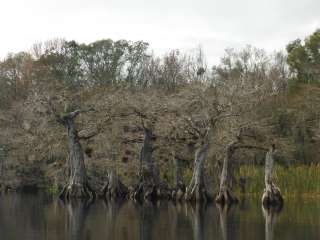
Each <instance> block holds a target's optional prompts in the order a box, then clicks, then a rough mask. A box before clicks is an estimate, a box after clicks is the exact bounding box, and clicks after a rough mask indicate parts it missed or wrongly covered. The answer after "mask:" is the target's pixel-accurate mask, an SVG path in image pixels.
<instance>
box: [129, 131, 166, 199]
mask: <svg viewBox="0 0 320 240" xmlns="http://www.w3.org/2000/svg"><path fill="white" fill-rule="evenodd" d="M153 141H154V136H153V134H152V131H151V130H150V129H147V128H144V139H143V146H142V149H141V152H140V173H139V175H140V181H139V183H138V185H137V186H136V187H135V188H134V189H133V191H132V193H131V198H134V199H149V200H152V199H153V200H154V199H157V198H163V197H167V196H169V190H168V187H167V186H166V184H164V183H161V182H160V176H159V175H160V173H159V169H158V168H157V166H156V165H155V163H154V161H153V158H152V153H153V151H154V148H153Z"/></svg>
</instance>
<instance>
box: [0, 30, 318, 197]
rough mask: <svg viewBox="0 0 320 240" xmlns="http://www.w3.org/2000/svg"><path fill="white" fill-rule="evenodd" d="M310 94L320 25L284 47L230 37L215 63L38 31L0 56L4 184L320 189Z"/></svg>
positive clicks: (128, 192) (87, 189) (82, 193)
mask: <svg viewBox="0 0 320 240" xmlns="http://www.w3.org/2000/svg"><path fill="white" fill-rule="evenodd" d="M319 104H320V30H317V31H315V32H314V33H313V34H311V35H310V36H308V37H307V38H306V39H304V40H299V39H298V40H295V41H292V42H290V43H288V45H287V47H286V52H274V53H272V54H267V53H266V52H265V51H264V50H263V49H257V48H255V47H252V46H247V47H245V48H243V49H227V50H226V51H225V54H224V56H223V57H222V58H221V61H220V63H219V64H217V65H215V66H208V65H207V63H206V60H205V53H204V51H203V50H202V49H201V48H200V47H199V48H197V49H195V50H194V51H193V52H192V53H184V52H182V51H180V50H172V51H170V52H168V53H167V54H165V55H164V56H162V57H159V56H155V55H154V54H153V52H152V50H151V49H150V47H149V44H148V43H146V42H143V41H139V42H132V41H126V40H119V41H113V40H110V39H107V40H100V41H96V42H93V43H90V44H79V43H77V42H75V41H66V40H61V39H55V40H51V41H48V42H45V43H39V44H35V45H34V46H33V47H32V50H31V51H28V52H20V53H16V54H9V55H8V56H7V57H6V58H5V59H3V60H2V61H1V62H0V189H2V190H4V191H9V190H19V189H38V188H40V189H46V190H47V191H49V192H52V193H60V196H61V197H63V198H71V197H86V198H93V197H95V196H96V195H100V196H101V195H103V196H111V197H131V198H135V199H143V198H148V199H153V198H160V197H161V198H174V199H188V200H194V201H198V200H203V199H211V198H215V199H216V201H218V202H233V201H236V200H237V197H236V196H237V195H239V194H250V193H251V194H255V193H258V194H262V192H263V191H264V189H265V192H264V195H267V196H268V197H270V193H272V194H275V195H277V194H279V195H280V192H279V188H278V187H277V186H279V187H280V188H281V190H282V193H284V195H286V194H288V195H290V194H298V193H303V194H304V193H309V194H311V193H313V194H315V193H320V175H319V169H320V165H319V164H320V158H319V149H320V109H319ZM274 165H275V166H274ZM274 168H275V169H274ZM264 169H265V170H264ZM274 171H275V173H274ZM272 194H271V195H272ZM278 197H279V198H281V196H278ZM271 198H272V197H271ZM275 198H277V196H276V197H275Z"/></svg>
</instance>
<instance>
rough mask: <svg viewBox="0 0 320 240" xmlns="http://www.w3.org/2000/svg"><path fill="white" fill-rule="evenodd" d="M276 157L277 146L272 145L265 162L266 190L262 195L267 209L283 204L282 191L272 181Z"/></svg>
mask: <svg viewBox="0 0 320 240" xmlns="http://www.w3.org/2000/svg"><path fill="white" fill-rule="evenodd" d="M274 155H275V146H274V145H272V147H271V148H270V150H269V151H268V152H267V154H266V160H265V161H266V162H265V178H264V182H265V189H264V193H263V195H262V204H263V205H264V206H266V207H269V206H276V205H282V204H283V198H282V196H281V192H280V189H279V188H278V187H277V186H276V185H275V184H274V183H273V179H272V174H273V163H274Z"/></svg>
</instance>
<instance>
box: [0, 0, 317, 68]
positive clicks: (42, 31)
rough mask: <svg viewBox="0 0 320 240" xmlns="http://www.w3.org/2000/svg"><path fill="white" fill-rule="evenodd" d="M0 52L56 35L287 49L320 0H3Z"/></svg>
mask: <svg viewBox="0 0 320 240" xmlns="http://www.w3.org/2000/svg"><path fill="white" fill-rule="evenodd" d="M0 27H1V28H0V34H1V35H0V58H3V57H5V56H6V54H7V53H9V52H18V51H23V50H28V49H30V47H31V46H32V44H33V43H36V42H39V41H46V40H49V39H52V38H57V37H58V38H65V39H67V40H76V41H78V42H81V43H82V42H85V43H89V42H93V41H96V40H99V39H104V38H111V39H113V40H118V39H126V40H133V41H136V40H143V41H147V42H149V43H150V45H151V48H152V49H154V50H155V53H156V54H163V53H164V52H167V51H168V50H169V49H175V48H179V49H182V50H191V49H193V48H195V47H197V46H198V45H201V46H202V47H203V49H204V51H205V54H206V57H207V60H208V63H209V64H213V63H216V62H217V61H218V60H219V58H220V57H221V56H222V55H223V51H224V49H225V48H228V47H234V48H239V47H242V46H244V45H246V44H251V45H253V46H256V47H259V48H264V49H266V50H267V51H270V52H271V51H273V50H279V49H283V48H284V47H285V45H286V44H287V43H288V42H289V41H292V40H294V39H296V38H304V37H305V36H307V35H308V34H310V33H312V32H313V31H314V30H316V28H320V0H157V1H154V0H2V1H1V2H0Z"/></svg>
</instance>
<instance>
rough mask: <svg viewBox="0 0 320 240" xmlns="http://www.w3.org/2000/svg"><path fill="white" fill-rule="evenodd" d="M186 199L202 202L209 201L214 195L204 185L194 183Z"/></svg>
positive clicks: (188, 190)
mask: <svg viewBox="0 0 320 240" xmlns="http://www.w3.org/2000/svg"><path fill="white" fill-rule="evenodd" d="M185 199H186V200H187V201H190V202H201V201H209V200H210V199H212V197H211V196H210V194H209V192H208V191H207V188H206V187H205V186H204V185H201V184H194V185H193V186H192V187H191V188H189V189H187V192H186V195H185Z"/></svg>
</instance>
